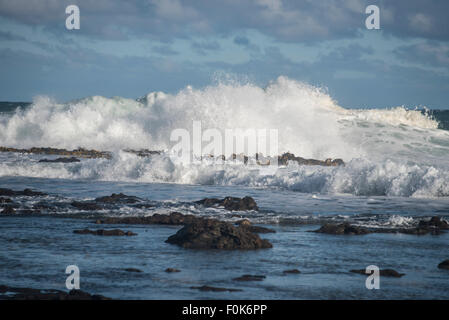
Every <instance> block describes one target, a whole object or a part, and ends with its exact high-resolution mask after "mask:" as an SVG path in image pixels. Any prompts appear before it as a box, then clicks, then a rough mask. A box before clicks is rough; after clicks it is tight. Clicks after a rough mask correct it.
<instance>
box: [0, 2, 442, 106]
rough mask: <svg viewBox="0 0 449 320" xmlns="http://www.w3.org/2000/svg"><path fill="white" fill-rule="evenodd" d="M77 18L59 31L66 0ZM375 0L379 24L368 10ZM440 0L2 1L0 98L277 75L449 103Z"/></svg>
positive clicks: (348, 97) (117, 92)
mask: <svg viewBox="0 0 449 320" xmlns="http://www.w3.org/2000/svg"><path fill="white" fill-rule="evenodd" d="M70 4H76V5H78V6H79V9H80V13H81V28H80V29H79V30H67V29H66V27H65V20H66V18H67V16H68V15H67V14H66V13H65V8H66V7H67V6H68V5H70ZM370 4H374V5H377V6H379V7H380V27H381V29H380V30H367V29H366V28H365V19H366V17H367V16H368V15H367V14H365V8H366V7H367V6H368V5H370ZM448 12H449V1H446V0H428V1H421V0H384V1H381V0H366V1H365V0H322V1H319V0H302V1H301V0H296V1H287V0H219V1H218V0H217V1H215V0H191V1H187V0H186V1H183V0H130V1H126V2H125V1H122V0H67V1H66V0H14V1H12V0H0V88H1V90H0V100H9V101H31V100H32V98H33V97H34V96H36V95H41V94H45V95H50V96H52V97H54V98H56V99H58V100H60V101H67V100H71V99H76V98H81V97H85V96H90V95H103V96H123V97H130V98H137V97H140V96H142V95H144V94H146V93H148V92H151V91H165V92H172V93H174V92H176V91H177V90H179V89H182V88H184V87H186V86H187V85H191V86H193V87H203V86H206V85H210V84H213V83H215V82H217V81H225V80H226V79H233V80H237V81H251V82H253V83H256V84H257V85H261V86H265V85H266V84H267V83H269V82H270V81H271V80H274V79H276V78H277V77H278V76H280V75H285V76H288V77H290V78H293V79H297V80H301V81H305V82H308V83H310V84H313V85H316V86H321V87H326V88H327V89H328V91H329V93H330V95H331V96H332V97H333V98H334V99H336V100H337V101H338V102H339V104H340V105H342V106H344V107H351V108H365V107H392V106H398V105H405V106H409V107H413V106H428V107H431V108H446V109H447V108H449V102H448V101H449V18H448Z"/></svg>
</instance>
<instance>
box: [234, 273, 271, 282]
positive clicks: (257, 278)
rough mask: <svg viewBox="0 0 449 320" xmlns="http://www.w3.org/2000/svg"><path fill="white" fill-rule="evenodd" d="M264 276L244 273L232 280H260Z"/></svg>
mask: <svg viewBox="0 0 449 320" xmlns="http://www.w3.org/2000/svg"><path fill="white" fill-rule="evenodd" d="M265 278H266V277H265V276H259V275H251V274H244V275H243V276H241V277H238V278H234V279H232V280H234V281H262V280H263V279H265Z"/></svg>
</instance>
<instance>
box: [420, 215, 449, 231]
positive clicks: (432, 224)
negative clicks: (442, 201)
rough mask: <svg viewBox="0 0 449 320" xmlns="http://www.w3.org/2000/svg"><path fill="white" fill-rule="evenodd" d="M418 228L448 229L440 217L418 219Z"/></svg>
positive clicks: (448, 226) (448, 225) (447, 225)
mask: <svg viewBox="0 0 449 320" xmlns="http://www.w3.org/2000/svg"><path fill="white" fill-rule="evenodd" d="M418 228H438V229H443V230H449V224H448V223H447V222H446V221H444V220H442V219H441V218H440V217H432V218H431V219H430V220H429V221H426V220H421V221H419V224H418Z"/></svg>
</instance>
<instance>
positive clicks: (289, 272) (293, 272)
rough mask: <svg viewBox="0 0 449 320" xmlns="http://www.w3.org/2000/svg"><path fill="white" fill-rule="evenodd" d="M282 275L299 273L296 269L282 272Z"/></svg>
mask: <svg viewBox="0 0 449 320" xmlns="http://www.w3.org/2000/svg"><path fill="white" fill-rule="evenodd" d="M283 273H285V274H298V273H301V271H299V270H298V269H291V270H284V271H283Z"/></svg>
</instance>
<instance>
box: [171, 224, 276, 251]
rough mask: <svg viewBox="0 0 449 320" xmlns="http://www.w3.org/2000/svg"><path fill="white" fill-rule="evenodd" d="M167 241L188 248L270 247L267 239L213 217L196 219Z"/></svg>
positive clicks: (231, 248)
mask: <svg viewBox="0 0 449 320" xmlns="http://www.w3.org/2000/svg"><path fill="white" fill-rule="evenodd" d="M166 242H167V243H171V244H176V245H179V246H181V247H183V248H190V249H227V250H234V249H247V250H250V249H262V248H272V244H271V243H270V242H269V241H268V240H264V239H260V238H259V236H258V235H256V234H254V233H251V232H249V231H248V230H245V229H244V228H239V227H235V226H233V225H232V224H230V223H227V222H222V221H218V220H215V219H197V220H196V221H194V222H193V223H191V224H187V225H185V226H184V227H183V228H182V229H181V230H179V231H178V232H177V233H176V234H174V235H172V236H170V237H169V238H168V239H167V240H166Z"/></svg>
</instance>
